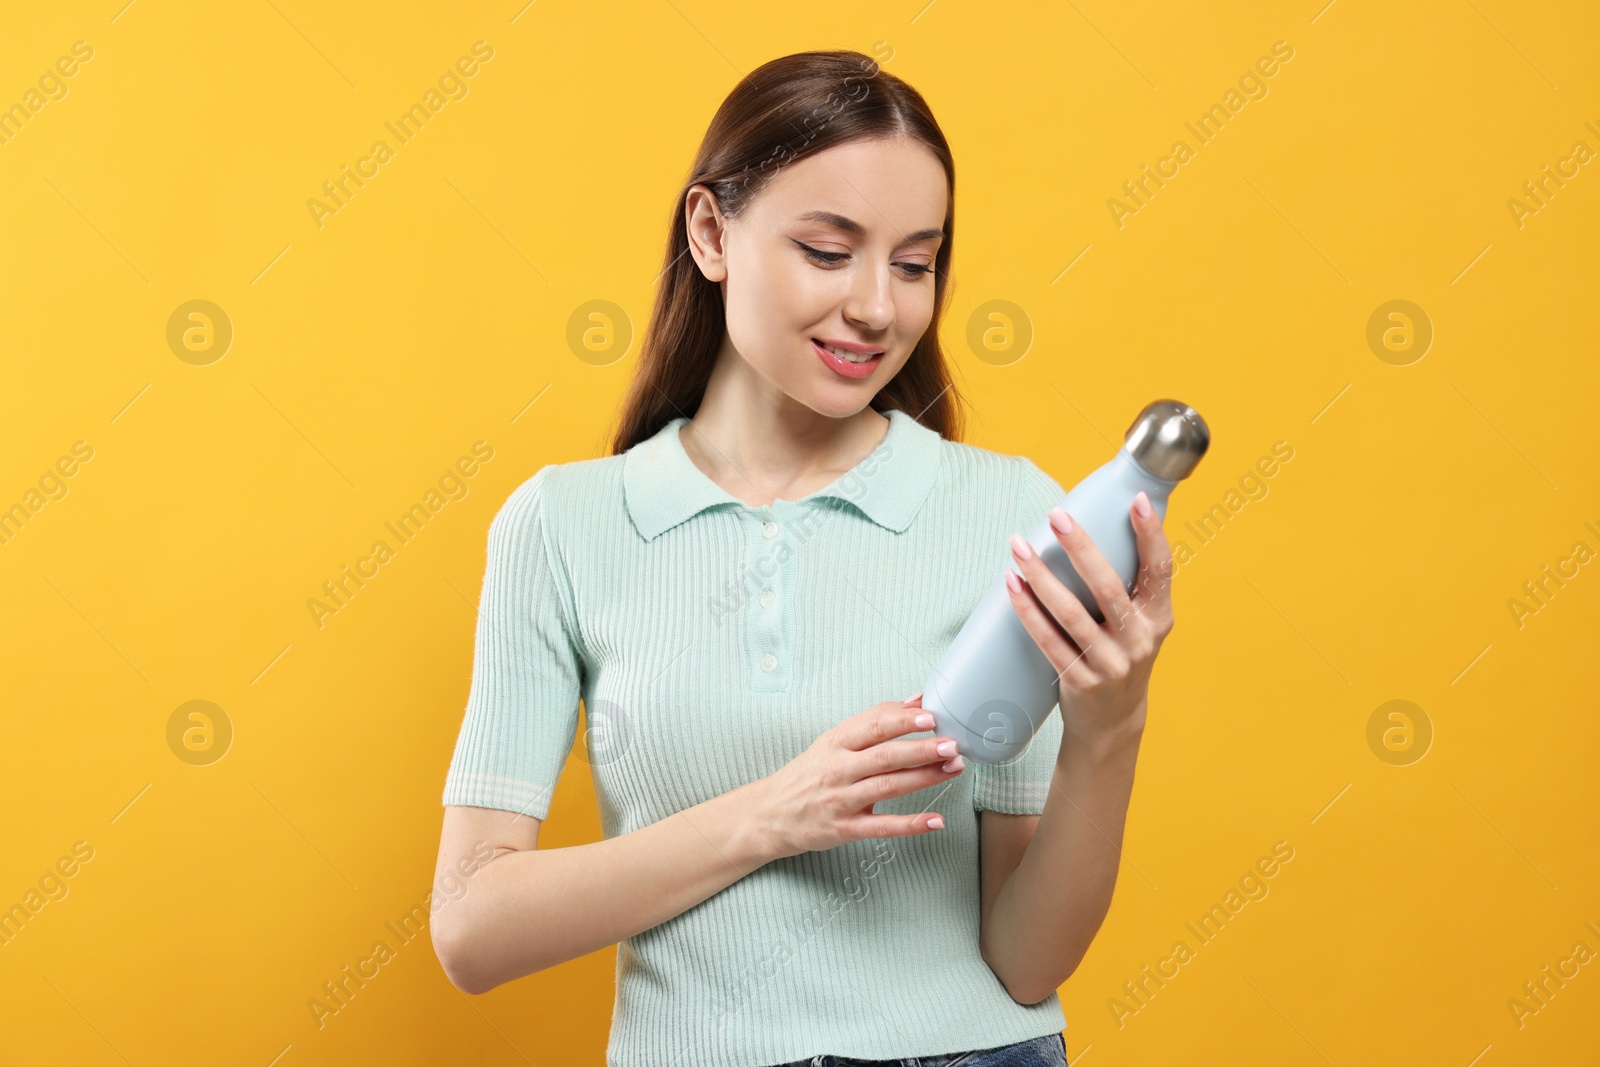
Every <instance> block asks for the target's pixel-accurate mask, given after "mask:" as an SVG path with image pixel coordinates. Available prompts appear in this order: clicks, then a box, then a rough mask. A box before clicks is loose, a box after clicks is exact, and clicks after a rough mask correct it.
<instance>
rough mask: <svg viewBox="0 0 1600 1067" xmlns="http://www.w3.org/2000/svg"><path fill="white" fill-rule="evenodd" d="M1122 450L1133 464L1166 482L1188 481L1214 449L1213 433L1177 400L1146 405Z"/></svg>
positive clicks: (1125, 439) (1197, 416) (1198, 416)
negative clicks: (1206, 455)
mask: <svg viewBox="0 0 1600 1067" xmlns="http://www.w3.org/2000/svg"><path fill="white" fill-rule="evenodd" d="M1124 442H1125V443H1124V444H1123V446H1122V447H1123V448H1124V449H1125V450H1126V451H1127V453H1128V455H1129V456H1131V457H1132V458H1133V461H1134V462H1135V463H1137V464H1139V466H1141V467H1143V468H1144V469H1145V470H1146V471H1147V472H1149V473H1150V474H1152V475H1154V476H1155V477H1157V478H1160V479H1162V480H1164V481H1169V482H1176V481H1180V480H1181V479H1184V478H1187V477H1189V475H1191V474H1193V473H1194V469H1195V468H1196V467H1198V466H1199V465H1200V458H1201V457H1202V456H1204V455H1205V454H1206V449H1207V448H1209V447H1210V446H1211V430H1210V428H1209V427H1207V426H1206V420H1205V419H1202V418H1201V417H1200V413H1199V412H1198V411H1196V410H1195V409H1194V408H1192V407H1190V406H1189V405H1188V404H1185V403H1183V402H1182V401H1178V400H1156V401H1153V402H1151V403H1149V404H1146V405H1145V408H1144V410H1143V411H1141V412H1139V415H1138V417H1137V418H1135V419H1134V420H1133V425H1131V426H1129V427H1128V432H1127V434H1126V435H1124Z"/></svg>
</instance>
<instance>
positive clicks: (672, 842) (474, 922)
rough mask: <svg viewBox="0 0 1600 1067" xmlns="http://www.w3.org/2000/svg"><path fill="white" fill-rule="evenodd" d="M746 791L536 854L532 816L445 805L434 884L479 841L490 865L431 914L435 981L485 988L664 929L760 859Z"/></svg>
mask: <svg viewBox="0 0 1600 1067" xmlns="http://www.w3.org/2000/svg"><path fill="white" fill-rule="evenodd" d="M753 784H754V783H752V785H753ZM749 789H750V787H749V786H741V787H740V788H738V789H735V790H733V791H731V792H728V793H724V794H723V795H721V796H719V797H714V798H713V799H711V800H708V801H705V802H704V803H701V804H696V805H694V806H693V807H691V808H686V809H684V810H683V811H680V812H677V813H675V814H673V815H670V816H668V817H667V818H665V819H662V820H661V821H660V822H657V823H652V824H651V825H649V826H645V827H641V828H640V829H638V830H635V831H633V832H632V833H628V834H621V835H619V836H617V837H612V838H608V839H606V840H604V841H597V842H594V843H592V844H586V845H574V846H572V847H569V848H556V849H544V850H542V851H541V850H540V849H539V848H538V844H539V827H540V825H541V820H539V819H535V818H532V817H531V816H526V815H520V816H519V815H517V814H515V813H514V812H509V811H500V810H497V809H493V808H473V807H465V806H461V805H451V806H447V807H446V808H445V816H444V831H443V834H442V836H441V838H440V842H439V860H438V864H437V867H436V870H435V884H439V883H440V881H441V880H442V879H444V878H446V877H448V876H450V875H451V874H452V872H454V871H460V870H467V869H470V868H471V867H472V858H473V855H474V849H475V847H476V846H477V843H478V842H481V841H487V842H488V844H489V846H491V847H493V849H494V858H493V859H491V860H490V861H489V862H487V863H486V864H483V865H482V866H479V867H477V869H476V870H473V871H472V873H471V874H470V875H469V876H468V877H467V878H466V879H465V882H466V884H467V888H466V891H465V892H464V893H463V894H462V895H461V896H460V897H459V898H458V899H454V900H450V901H449V902H448V903H446V904H445V905H444V906H443V907H441V908H440V909H439V910H438V911H437V912H436V913H435V914H434V918H433V922H432V931H433V946H434V952H435V953H436V954H437V955H438V957H439V962H440V963H441V964H442V965H443V966H444V970H445V974H446V975H447V976H448V977H449V979H450V981H451V983H452V984H453V985H455V986H456V988H458V989H460V990H462V991H463V992H466V993H487V992H488V991H489V990H491V989H493V988H494V987H495V986H498V985H501V984H503V983H505V982H509V981H511V980H512V979H515V978H520V977H522V976H523V975H527V974H532V973H534V972H535V971H541V970H543V969H545V968H546V967H551V966H554V965H555V964H558V963H563V962H565V961H567V960H570V959H576V958H577V957H579V956H583V955H586V954H587V953H590V952H594V951H595V950H597V949H602V948H605V947H606V946H607V945H614V944H616V943H617V942H619V941H621V940H622V939H623V938H626V937H632V936H633V935H634V934H637V933H639V932H640V931H643V930H647V929H649V928H650V927H652V926H656V925H658V924H660V923H663V922H666V921H667V920H668V919H671V918H672V917H673V916H675V915H679V914H681V913H683V912H685V911H687V910H688V909H690V908H692V907H694V906H695V905H696V904H698V903H700V902H701V901H703V900H705V899H706V898H707V897H710V896H712V895H713V894H715V893H718V892H720V891H721V890H723V889H725V888H727V887H728V886H729V885H732V884H733V883H734V882H737V881H738V880H739V879H740V878H743V877H744V876H745V875H747V874H749V873H750V872H751V871H753V870H755V869H756V868H758V867H760V866H762V865H763V864H765V863H766V862H768V859H769V858H770V856H768V854H767V850H766V848H765V846H764V845H762V844H761V842H760V841H759V839H758V834H757V832H756V830H755V823H754V821H753V820H751V819H750V818H748V816H747V814H746V812H747V810H748V808H747V804H748V799H749V798H748V796H747V794H748V792H749ZM482 854H483V851H482V850H480V851H479V852H478V855H479V856H481V855H482ZM461 864H465V866H460V865H461Z"/></svg>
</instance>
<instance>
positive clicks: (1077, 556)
mask: <svg viewBox="0 0 1600 1067" xmlns="http://www.w3.org/2000/svg"><path fill="white" fill-rule="evenodd" d="M1050 530H1051V532H1052V533H1054V534H1055V535H1056V541H1057V542H1059V543H1060V545H1061V547H1062V549H1063V550H1065V551H1066V553H1067V558H1068V559H1069V560H1071V561H1072V568H1073V570H1075V571H1077V572H1078V577H1080V578H1082V579H1083V584H1084V585H1086V586H1088V587H1089V592H1090V593H1092V594H1093V595H1094V600H1095V603H1096V604H1098V605H1100V614H1101V615H1102V616H1104V617H1105V619H1106V620H1107V621H1108V622H1112V623H1114V624H1116V625H1118V626H1119V627H1120V624H1121V621H1122V620H1124V619H1126V618H1128V617H1129V616H1130V615H1132V614H1133V604H1132V603H1131V602H1130V601H1129V600H1128V590H1127V587H1126V586H1125V585H1124V584H1123V582H1122V575H1120V574H1118V573H1117V569H1116V568H1115V567H1113V566H1112V565H1111V561H1110V560H1108V559H1106V556H1105V553H1104V552H1101V551H1100V546H1098V545H1096V544H1095V543H1094V541H1093V539H1092V538H1090V537H1089V534H1088V532H1087V531H1085V530H1084V528H1083V526H1082V525H1080V524H1079V523H1076V522H1073V521H1072V517H1071V516H1070V515H1068V514H1067V513H1066V512H1065V511H1063V510H1061V509H1060V508H1058V507H1057V508H1051V509H1050Z"/></svg>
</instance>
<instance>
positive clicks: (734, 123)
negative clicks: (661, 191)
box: [612, 51, 963, 455]
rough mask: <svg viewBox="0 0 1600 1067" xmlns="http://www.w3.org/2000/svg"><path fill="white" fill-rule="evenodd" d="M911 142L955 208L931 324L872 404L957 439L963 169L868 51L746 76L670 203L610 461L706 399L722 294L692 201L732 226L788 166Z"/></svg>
mask: <svg viewBox="0 0 1600 1067" xmlns="http://www.w3.org/2000/svg"><path fill="white" fill-rule="evenodd" d="M895 136H903V137H909V138H911V139H913V140H915V141H918V142H920V143H922V144H923V145H926V146H927V147H928V149H929V150H931V151H932V152H933V154H934V155H935V156H937V157H938V158H939V162H940V163H942V164H943V165H944V171H945V175H946V177H947V178H948V180H949V192H950V198H949V207H948V208H947V210H946V213H945V218H944V227H943V228H944V241H943V242H942V243H941V244H940V246H939V250H938V252H937V253H936V255H935V257H934V271H935V273H934V278H933V285H934V301H933V319H932V321H931V322H930V324H929V326H928V329H927V331H926V332H925V333H924V334H923V336H922V339H921V340H919V341H918V342H917V346H916V348H914V349H913V350H912V352H911V356H910V358H909V359H908V360H907V361H906V363H905V366H903V367H901V368H900V371H899V373H898V374H896V375H895V376H894V378H893V380H891V381H890V382H889V383H888V384H887V385H885V386H884V387H883V388H882V389H880V390H879V391H878V393H877V395H876V396H874V397H873V399H872V402H871V406H872V407H873V408H874V409H876V410H877V411H880V412H884V411H889V410H892V409H895V408H898V409H900V410H901V411H904V412H905V413H906V414H908V415H911V416H913V417H914V418H916V419H917V420H918V421H919V422H921V423H922V424H923V425H924V426H927V427H928V428H929V429H932V430H936V431H937V432H938V433H939V434H940V435H941V436H943V437H944V438H945V439H946V440H951V441H957V440H960V438H961V431H962V425H961V424H962V420H963V416H962V413H961V409H960V403H961V397H960V396H958V395H957V393H956V390H955V383H954V380H953V379H952V378H951V377H950V370H949V367H948V366H947V365H946V363H945V358H944V352H943V351H942V350H941V349H940V347H939V321H940V319H941V318H943V315H944V310H945V298H946V286H945V282H946V278H947V272H948V269H949V266H950V253H951V248H952V246H953V242H954V238H955V184H956V175H955V163H954V161H953V160H952V158H951V155H950V145H949V143H948V142H946V141H945V137H944V133H943V131H941V130H940V129H939V124H938V123H937V122H935V121H934V118H933V113H932V111H930V110H929V108H928V104H927V102H926V101H925V100H923V98H922V94H920V93H918V92H917V91H916V90H915V89H913V88H912V87H911V86H909V85H907V84H906V83H905V82H903V81H901V80H900V79H899V78H896V77H895V76H894V75H893V74H889V73H887V72H885V71H884V70H883V69H882V68H880V67H879V66H878V64H877V62H876V61H874V60H873V59H872V58H870V57H869V56H866V55H863V54H862V53H860V52H851V51H833V52H820V51H818V52H796V53H795V54H793V55H788V56H783V57H781V58H779V59H774V60H772V61H771V62H769V63H765V64H763V65H761V66H760V67H757V68H756V69H755V70H753V71H751V72H750V73H749V74H747V75H746V76H745V77H744V79H743V80H741V81H740V82H739V84H738V85H737V86H735V87H734V89H733V91H732V92H731V93H729V94H728V97H727V99H725V100H724V101H723V102H722V106H721V107H719V108H718V109H717V113H716V115H715V116H713V118H712V120H711V125H710V127H709V128H708V129H707V130H706V135H705V138H704V139H703V140H702V141H701V142H700V150H699V152H698V153H697V154H696V156H695V161H694V166H693V167H692V168H691V169H690V172H689V177H688V180H686V181H685V182H684V183H683V188H682V189H681V190H679V192H678V195H677V197H676V198H675V199H674V200H673V204H672V219H671V231H670V232H671V237H670V238H669V239H668V241H667V249H666V256H665V261H666V266H665V269H664V270H663V271H662V274H661V279H662V281H661V286H660V288H658V289H657V290H656V299H655V308H654V310H653V312H652V313H651V316H650V323H649V325H648V327H647V328H646V330H645V334H644V340H643V344H642V347H641V351H640V356H639V368H638V371H637V373H636V374H635V376H634V379H633V382H632V384H631V385H630V387H629V389H628V394H627V397H626V399H625V400H624V401H623V406H622V418H621V422H620V424H619V426H618V429H617V431H616V436H615V438H614V439H613V441H612V454H613V455H616V454H618V453H622V452H626V451H627V450H628V449H629V448H632V447H633V446H634V445H635V444H638V443H639V442H640V441H643V440H645V439H647V438H649V437H652V436H654V435H655V434H656V433H657V432H658V431H659V430H660V429H661V428H662V427H664V426H665V425H666V424H667V423H668V422H670V421H672V419H674V418H675V417H677V416H679V415H683V416H686V417H687V416H693V414H694V412H695V410H696V409H697V408H698V407H699V406H700V401H701V399H702V398H703V397H704V396H705V390H706V383H707V382H708V381H709V380H710V377H711V369H712V366H713V364H714V363H715V362H716V357H717V352H718V350H719V348H720V347H721V344H722V338H723V333H724V331H725V330H726V328H727V323H726V320H725V318H724V316H723V307H722V296H721V292H720V289H719V287H718V285H717V284H716V283H715V282H712V281H710V280H709V279H707V278H706V277H705V275H703V274H701V273H700V268H699V266H698V265H697V264H696V263H695V261H694V258H693V257H692V256H690V255H689V233H688V224H687V222H686V220H685V219H684V202H685V199H686V198H687V196H688V194H689V189H690V188H691V187H693V186H695V185H705V186H707V187H709V188H710V189H711V191H712V192H713V193H714V194H715V196H716V198H717V205H718V207H719V208H720V210H721V211H722V214H723V216H724V217H725V218H730V219H732V218H737V217H738V216H739V215H740V214H741V213H742V212H743V211H744V210H745V208H746V207H748V206H749V203H750V201H751V199H752V198H754V197H755V196H756V194H758V193H759V192H760V191H761V189H762V188H764V187H765V186H766V184H767V183H768V182H769V181H771V180H772V178H773V177H774V176H776V175H777V173H778V170H779V168H780V167H782V166H784V165H786V164H789V163H794V162H796V161H798V160H801V159H804V158H805V157H806V156H809V155H813V154H815V153H817V152H820V151H822V150H823V149H825V148H830V147H832V146H834V145H837V144H843V143H844V142H846V141H854V140H864V139H870V138H883V137H895Z"/></svg>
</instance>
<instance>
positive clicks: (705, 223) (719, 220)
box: [683, 185, 728, 282]
mask: <svg viewBox="0 0 1600 1067" xmlns="http://www.w3.org/2000/svg"><path fill="white" fill-rule="evenodd" d="M683 213H684V223H685V225H686V227H687V229H688V233H689V254H690V255H692V256H694V261H695V263H697V264H699V266H700V273H701V274H704V275H705V276H706V280H707V281H711V282H722V281H725V280H726V279H727V277H728V265H727V260H726V258H725V252H724V249H723V241H724V240H725V239H726V237H727V233H728V228H727V221H726V220H725V219H724V218H723V217H722V209H721V207H719V206H718V204H717V197H716V194H715V193H713V192H712V191H711V190H710V189H708V188H707V187H706V186H704V185H692V186H690V187H689V195H688V196H687V197H685V198H684V204H683Z"/></svg>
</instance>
